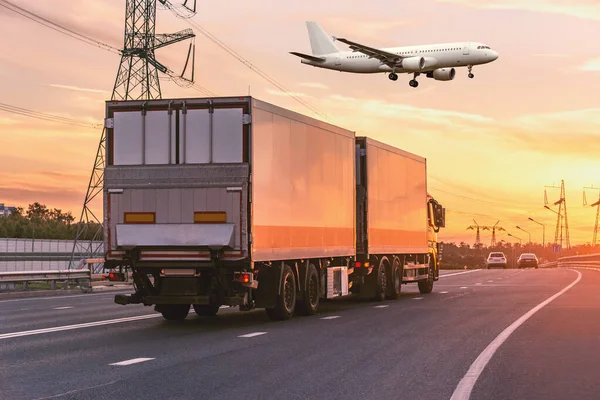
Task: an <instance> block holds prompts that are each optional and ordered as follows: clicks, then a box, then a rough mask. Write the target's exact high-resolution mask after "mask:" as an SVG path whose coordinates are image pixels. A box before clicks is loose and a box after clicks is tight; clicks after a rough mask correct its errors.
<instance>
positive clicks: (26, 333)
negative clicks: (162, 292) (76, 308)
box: [0, 314, 162, 340]
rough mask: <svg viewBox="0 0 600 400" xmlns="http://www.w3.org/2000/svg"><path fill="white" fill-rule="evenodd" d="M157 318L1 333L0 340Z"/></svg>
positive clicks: (115, 320) (124, 319)
mask: <svg viewBox="0 0 600 400" xmlns="http://www.w3.org/2000/svg"><path fill="white" fill-rule="evenodd" d="M158 317H162V315H161V314H149V315H140V316H137V317H127V318H117V319H107V320H104V321H96V322H87V323H85V324H76V325H64V326H55V327H53V328H45V329H34V330H32V331H22V332H11V333H3V334H1V335H0V340H3V339H11V338H16V337H22V336H31V335H40V334H43V333H51V332H60V331H69V330H72V329H81V328H90V327H92V326H102V325H111V324H118V323H121V322H130V321H139V320H143V319H150V318H158Z"/></svg>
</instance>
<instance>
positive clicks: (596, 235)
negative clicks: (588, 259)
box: [583, 186, 600, 247]
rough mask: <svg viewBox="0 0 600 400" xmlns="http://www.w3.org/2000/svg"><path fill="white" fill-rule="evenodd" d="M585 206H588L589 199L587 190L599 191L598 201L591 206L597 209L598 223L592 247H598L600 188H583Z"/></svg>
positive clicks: (595, 226) (596, 223)
mask: <svg viewBox="0 0 600 400" xmlns="http://www.w3.org/2000/svg"><path fill="white" fill-rule="evenodd" d="M583 189H584V191H583V205H584V206H586V205H587V199H586V196H585V189H594V190H598V191H599V192H598V201H597V202H595V203H594V204H591V205H590V206H591V207H596V222H595V223H594V235H593V237H592V247H596V245H597V244H598V232H599V226H598V222H599V220H600V188H597V187H594V186H586V187H584V188H583Z"/></svg>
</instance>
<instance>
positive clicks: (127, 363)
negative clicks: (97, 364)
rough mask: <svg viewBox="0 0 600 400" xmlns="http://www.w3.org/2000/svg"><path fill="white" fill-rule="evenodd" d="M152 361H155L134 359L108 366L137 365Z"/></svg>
mask: <svg viewBox="0 0 600 400" xmlns="http://www.w3.org/2000/svg"><path fill="white" fill-rule="evenodd" d="M150 360H154V358H134V359H131V360H125V361H119V362H116V363H112V364H108V365H131V364H137V363H141V362H144V361H150Z"/></svg>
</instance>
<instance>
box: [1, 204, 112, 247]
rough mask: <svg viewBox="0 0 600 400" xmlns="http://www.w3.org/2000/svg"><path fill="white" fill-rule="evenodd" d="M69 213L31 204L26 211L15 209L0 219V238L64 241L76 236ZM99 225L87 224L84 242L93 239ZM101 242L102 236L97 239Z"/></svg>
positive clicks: (74, 226) (74, 225) (72, 219)
mask: <svg viewBox="0 0 600 400" xmlns="http://www.w3.org/2000/svg"><path fill="white" fill-rule="evenodd" d="M74 222H75V217H73V215H71V212H70V211H68V212H63V211H62V210H59V209H56V208H54V209H49V208H47V207H46V206H45V205H44V204H40V203H37V202H36V203H33V204H30V205H29V206H28V207H27V209H24V208H22V207H17V210H16V211H15V212H13V213H12V214H10V215H8V216H5V217H0V238H19V239H27V238H29V239H31V238H35V239H66V240H73V239H75V236H76V235H77V226H78V225H79V224H78V223H74ZM98 226H99V224H96V223H89V224H88V229H87V230H86V234H87V235H86V237H83V238H82V239H84V240H91V239H93V236H94V234H95V233H96V231H97V228H98ZM97 239H98V240H102V235H101V234H100V236H99V237H98V238H97Z"/></svg>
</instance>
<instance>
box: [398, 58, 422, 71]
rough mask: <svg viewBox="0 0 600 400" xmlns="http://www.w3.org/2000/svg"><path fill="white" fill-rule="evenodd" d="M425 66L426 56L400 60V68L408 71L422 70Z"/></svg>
mask: <svg viewBox="0 0 600 400" xmlns="http://www.w3.org/2000/svg"><path fill="white" fill-rule="evenodd" d="M424 66H425V58H423V57H408V58H404V59H402V61H401V62H400V68H402V69H406V70H408V71H421V70H422V69H423V67H424Z"/></svg>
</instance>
